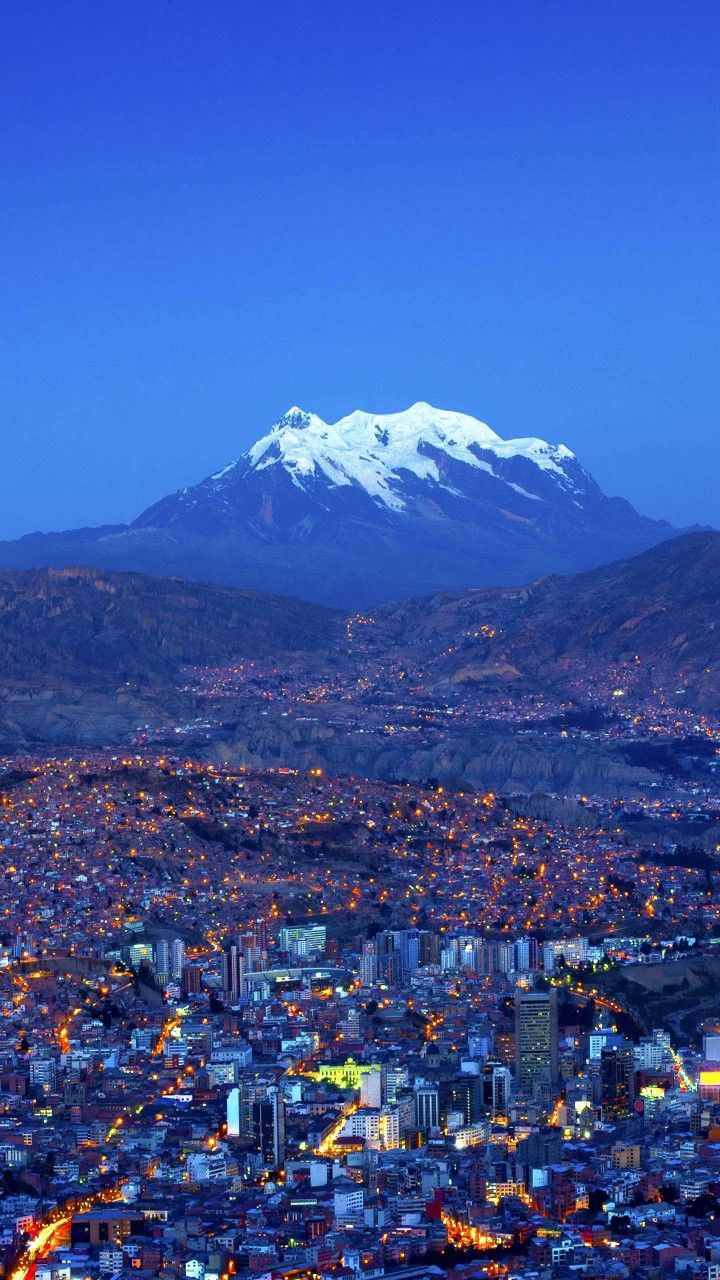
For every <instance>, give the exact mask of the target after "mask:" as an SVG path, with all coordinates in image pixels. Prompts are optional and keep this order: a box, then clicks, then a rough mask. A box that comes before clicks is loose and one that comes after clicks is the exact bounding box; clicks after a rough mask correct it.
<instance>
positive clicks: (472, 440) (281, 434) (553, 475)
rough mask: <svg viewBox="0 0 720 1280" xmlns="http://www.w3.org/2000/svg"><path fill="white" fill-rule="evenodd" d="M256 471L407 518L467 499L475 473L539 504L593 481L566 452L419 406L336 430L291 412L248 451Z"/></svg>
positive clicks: (343, 423) (354, 417) (360, 412)
mask: <svg viewBox="0 0 720 1280" xmlns="http://www.w3.org/2000/svg"><path fill="white" fill-rule="evenodd" d="M243 463H244V464H245V465H246V466H247V467H249V468H250V469H252V470H254V471H266V470H268V469H270V468H274V469H282V470H283V471H284V472H285V473H286V474H287V475H288V476H289V477H290V478H291V480H292V482H293V484H294V485H295V486H296V487H298V488H301V489H304V488H306V487H307V485H308V484H311V483H312V484H313V485H314V484H316V483H318V482H319V483H321V484H323V485H326V486H329V487H330V488H332V489H333V490H339V489H346V490H347V489H348V488H352V489H355V490H356V491H362V492H363V493H364V494H365V495H367V496H369V497H370V498H371V500H372V501H373V502H374V503H375V504H376V505H377V506H379V507H384V508H386V509H387V510H390V511H398V512H399V511H403V510H406V509H407V508H408V505H409V503H410V501H411V494H410V491H412V497H413V500H416V499H417V497H418V492H419V491H418V485H420V486H421V487H422V488H424V489H425V490H427V492H428V494H432V493H437V491H438V490H445V491H446V492H447V493H448V494H454V495H456V496H462V495H463V494H464V493H465V492H466V489H467V484H468V483H470V485H471V487H473V479H472V473H477V472H485V473H486V474H488V475H491V476H493V477H494V479H495V481H496V482H497V483H498V486H499V488H498V492H500V493H501V492H502V488H503V487H504V486H507V487H508V488H509V489H511V490H514V491H515V492H520V493H524V494H525V496H526V497H529V498H530V499H531V500H533V501H545V500H546V499H547V498H548V496H550V494H549V491H548V484H547V482H548V480H552V481H553V482H554V486H551V488H552V487H556V488H560V489H564V490H565V491H570V490H572V491H573V492H576V493H577V494H580V493H581V492H582V491H583V490H584V489H586V488H587V486H588V485H590V486H592V481H591V480H590V478H589V477H588V476H587V475H586V473H585V472H583V470H582V468H581V467H580V466H579V464H578V463H577V462H576V460H575V456H574V454H573V453H571V451H570V450H569V449H567V448H566V446H565V445H551V444H548V443H547V442H546V441H545V440H541V439H538V438H536V437H534V436H529V437H525V438H522V439H518V440H503V439H502V438H501V437H500V436H499V435H497V433H496V432H495V431H493V430H492V429H491V428H490V427H489V426H488V425H487V423H485V422H482V421H480V419H478V418H473V417H471V416H470V415H469V414H466V413H459V412H456V411H453V410H449V409H436V408H435V407H434V406H433V405H431V404H428V403H427V401H425V400H418V401H416V402H415V404H412V405H410V407H409V408H408V409H403V410H401V411H399V412H396V413H368V412H367V411H366V410H364V409H355V410H353V412H352V413H349V414H347V415H346V416H345V417H343V418H340V419H338V421H337V422H334V423H328V422H324V421H323V419H322V418H320V417H318V415H317V414H314V413H308V412H307V411H306V410H304V409H300V408H299V407H298V406H297V405H293V406H292V407H291V408H290V409H288V410H287V412H286V413H284V414H283V416H282V418H280V419H279V421H278V422H276V423H275V425H274V426H273V427H271V429H270V431H269V432H268V433H267V434H266V435H264V436H262V437H261V438H260V439H259V440H258V441H256V443H255V444H253V445H252V446H251V448H250V449H248V451H247V453H246V454H245V455H244V459H241V461H240V463H238V464H233V466H232V467H231V468H226V470H225V471H223V472H219V473H218V474H217V476H215V477H213V479H214V480H222V479H223V478H224V477H225V476H226V475H227V473H228V471H235V469H236V467H237V466H241V465H242V464H243Z"/></svg>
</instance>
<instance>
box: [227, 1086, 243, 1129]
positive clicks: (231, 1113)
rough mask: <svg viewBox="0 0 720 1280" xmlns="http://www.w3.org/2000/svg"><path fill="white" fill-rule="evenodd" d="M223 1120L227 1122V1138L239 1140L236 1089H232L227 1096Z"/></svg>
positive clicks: (238, 1091) (238, 1109) (238, 1113)
mask: <svg viewBox="0 0 720 1280" xmlns="http://www.w3.org/2000/svg"><path fill="white" fill-rule="evenodd" d="M225 1118H226V1120H227V1134H228V1138H239V1137H240V1090H239V1089H238V1088H237V1087H236V1088H234V1089H231V1090H230V1092H229V1094H228V1096H227V1104H226V1110H225Z"/></svg>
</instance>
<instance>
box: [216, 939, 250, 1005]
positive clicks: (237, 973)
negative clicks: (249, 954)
mask: <svg viewBox="0 0 720 1280" xmlns="http://www.w3.org/2000/svg"><path fill="white" fill-rule="evenodd" d="M222 965H223V974H222V977H223V991H224V992H225V993H226V995H228V996H229V997H230V1000H231V1002H232V1003H233V1004H236V1003H237V1001H238V1000H241V999H242V996H243V975H244V972H245V967H244V963H243V956H242V951H241V950H240V948H239V947H238V946H237V945H236V944H235V943H234V942H233V943H231V944H230V946H228V947H226V948H225V950H224V952H223V961H222Z"/></svg>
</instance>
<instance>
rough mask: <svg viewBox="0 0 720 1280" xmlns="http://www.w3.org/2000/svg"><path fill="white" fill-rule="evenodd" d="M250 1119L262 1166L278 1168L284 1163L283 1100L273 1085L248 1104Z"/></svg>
mask: <svg viewBox="0 0 720 1280" xmlns="http://www.w3.org/2000/svg"><path fill="white" fill-rule="evenodd" d="M250 1117H251V1130H252V1137H253V1140H254V1142H255V1149H256V1151H257V1152H258V1153H259V1154H260V1155H261V1156H262V1159H263V1163H264V1164H266V1165H270V1166H271V1167H272V1168H273V1169H277V1168H279V1167H280V1166H281V1165H283V1164H284V1163H285V1098H284V1097H283V1095H282V1093H281V1092H280V1090H279V1089H278V1088H277V1087H276V1086H275V1085H273V1086H271V1087H270V1088H268V1089H267V1090H266V1093H265V1097H264V1098H257V1099H256V1100H255V1101H254V1102H252V1103H251V1104H250Z"/></svg>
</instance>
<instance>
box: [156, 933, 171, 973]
mask: <svg viewBox="0 0 720 1280" xmlns="http://www.w3.org/2000/svg"><path fill="white" fill-rule="evenodd" d="M155 972H156V974H157V976H158V978H169V976H170V972H171V970H170V943H169V942H168V940H167V938H158V940H157V942H156V943H155Z"/></svg>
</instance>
